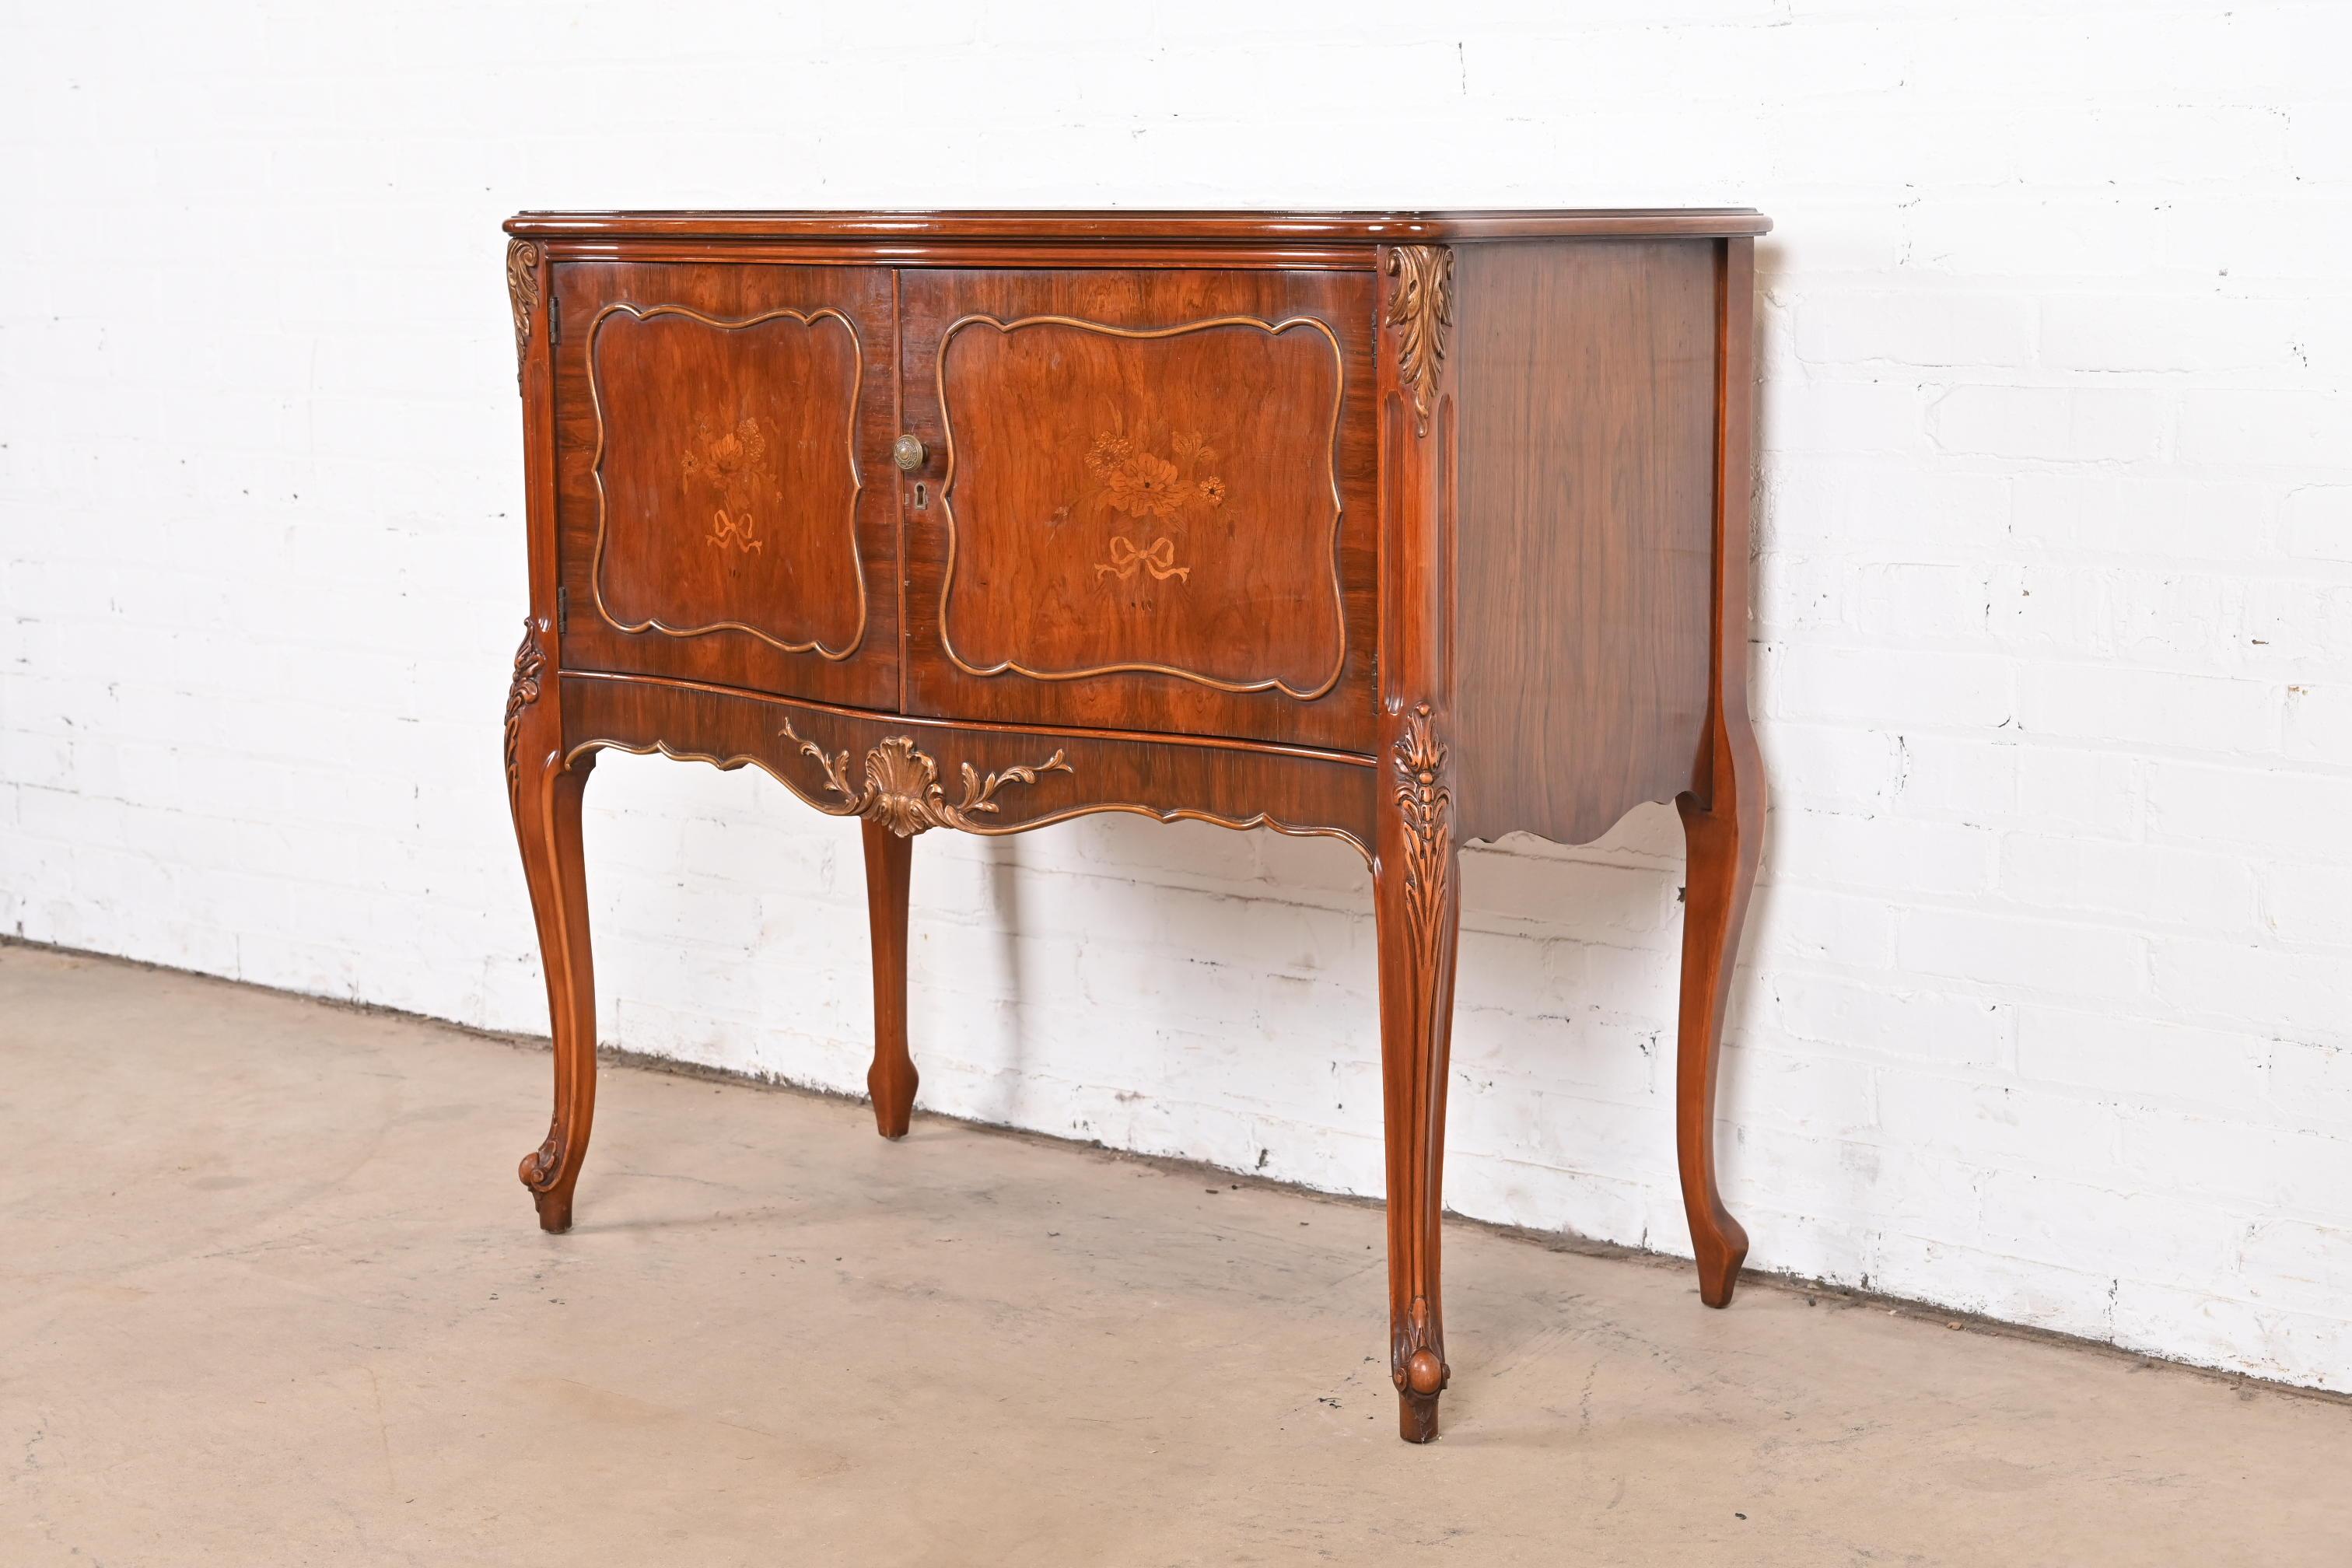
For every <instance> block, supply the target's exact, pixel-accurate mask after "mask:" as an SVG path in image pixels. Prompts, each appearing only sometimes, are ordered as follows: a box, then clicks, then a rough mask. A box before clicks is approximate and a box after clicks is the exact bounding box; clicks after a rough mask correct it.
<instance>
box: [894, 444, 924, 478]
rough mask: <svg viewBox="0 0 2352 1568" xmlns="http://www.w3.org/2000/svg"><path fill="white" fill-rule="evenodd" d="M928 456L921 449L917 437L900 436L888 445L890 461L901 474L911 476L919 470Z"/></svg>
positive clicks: (921, 446) (921, 445)
mask: <svg viewBox="0 0 2352 1568" xmlns="http://www.w3.org/2000/svg"><path fill="white" fill-rule="evenodd" d="M929 455H930V454H929V452H927V451H925V450H924V449H923V443H922V440H921V438H920V437H915V436H901V437H898V439H897V440H896V441H893V442H891V443H890V460H891V461H892V462H894V463H896V464H898V471H899V472H900V473H902V474H911V473H913V472H914V471H915V470H916V469H917V468H921V467H922V466H923V459H924V458H927V457H929Z"/></svg>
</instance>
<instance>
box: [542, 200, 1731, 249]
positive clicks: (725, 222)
mask: <svg viewBox="0 0 2352 1568" xmlns="http://www.w3.org/2000/svg"><path fill="white" fill-rule="evenodd" d="M1771 227H1772V220H1771V219H1770V218H1768V217H1766V216H1764V215H1763V214H1762V213H1759V212H1758V211H1756V209H1754V208H1753V207H1617V208H1591V209H1585V210H1566V209H1522V210H1516V211H1502V210H1496V211H1464V212H1396V213H1364V212H1234V211H1227V212H1212V211H1185V212H1127V211H1097V212H1044V211H1021V212H525V213H517V214H516V215H515V216H513V217H510V218H509V219H508V220H507V223H506V229H507V232H508V233H509V234H513V235H520V236H524V237H530V238H541V239H566V238H577V239H618V238H648V239H747V240H761V239H799V240H811V239H866V240H873V239H883V240H887V239H898V240H921V239H997V240H1003V239H1017V240H1027V241H1033V242H1034V241H1044V242H1051V241H1054V240H1071V241H1085V240H1201V241H1208V242H1223V243H1227V244H1231V243H1234V242H1244V243H1245V242H1248V241H1252V240H1272V241H1292V242H1296V241H1300V240H1310V241H1323V242H1338V243H1348V242H1351V241H1352V242H1356V243H1360V244H1391V243H1404V242H1411V241H1416V240H1478V239H1553V238H1571V237H1683V238H1722V237H1734V236H1741V235H1759V234H1765V233H1768V232H1769V231H1770V229H1771Z"/></svg>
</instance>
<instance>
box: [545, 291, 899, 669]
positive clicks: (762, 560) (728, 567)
mask: <svg viewBox="0 0 2352 1568" xmlns="http://www.w3.org/2000/svg"><path fill="white" fill-rule="evenodd" d="M890 292H891V283H890V274H889V273H888V272H887V270H879V269H874V268H839V267H771V266H756V265H742V266H735V265H723V264H722V265H709V264H695V265H686V264H675V265H673V264H666V263H664V264H656V263H628V262H610V263H604V262H568V263H565V264H563V265H562V266H561V267H559V268H557V270H556V295H557V300H558V306H557V309H558V310H559V311H560V312H561V327H560V331H561V336H560V337H559V339H558V341H557V344H556V366H557V370H556V442H557V454H556V455H557V475H558V483H559V489H560V494H559V498H558V503H557V525H558V531H559V543H558V550H559V553H560V555H561V561H562V584H563V587H564V592H565V597H566V601H567V605H568V609H567V612H566V624H567V630H566V635H565V637H564V639H563V647H564V653H565V661H566V663H567V664H569V665H571V666H572V668H583V669H609V670H617V671H625V672H628V673H633V674H646V675H666V676H676V677H679V678H682V679H695V680H705V681H711V682H716V683H719V684H723V685H728V686H739V687H745V688H749V689H757V690H765V691H774V692H781V693H784V694H787V695H791V696H799V697H809V698H816V699H821V700H835V701H841V702H849V703H856V704H859V705H864V706H873V707H888V706H891V705H893V704H895V703H896V701H897V700H898V585H897V578H898V540H897V517H898V500H897V495H896V491H895V489H894V487H893V486H892V485H891V484H890V483H889V482H888V481H887V479H884V478H883V476H884V475H885V474H887V473H889V472H890V471H891V470H890V467H889V446H890V442H891V439H892V437H893V435H894V433H895V432H894V430H893V428H892V422H891V412H892V405H891V398H892V395H893V391H894V379H893V378H894V374H895V364H896V361H895V357H894V350H895V344H894V342H893V341H892V334H891V304H890Z"/></svg>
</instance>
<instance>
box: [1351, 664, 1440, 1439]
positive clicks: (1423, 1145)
mask: <svg viewBox="0 0 2352 1568" xmlns="http://www.w3.org/2000/svg"><path fill="white" fill-rule="evenodd" d="M1393 764H1394V771H1395V773H1394V780H1393V788H1392V789H1391V792H1390V794H1389V796H1388V798H1387V799H1386V800H1385V802H1384V803H1383V806H1382V810H1381V821H1380V823H1379V826H1378V838H1379V845H1380V854H1379V858H1378V859H1377V860H1376V861H1375V862H1374V868H1373V874H1372V879H1373V903H1374V907H1375V911H1376V919H1377V923H1378V927H1379V943H1380V971H1381V1079H1382V1081H1383V1084H1384V1089H1385V1092H1384V1100H1385V1106H1384V1109H1385V1111H1386V1128H1387V1134H1388V1222H1389V1227H1388V1228H1389V1372H1390V1376H1391V1379H1392V1380H1393V1381H1394V1383H1395V1384H1396V1388H1397V1402H1398V1403H1397V1415H1398V1423H1399V1431H1400V1434H1401V1435H1402V1436H1403V1438H1404V1439H1405V1441H1406V1442H1408V1443H1426V1442H1428V1441H1429V1440H1430V1439H1431V1438H1433V1437H1434V1436H1437V1396H1438V1394H1439V1393H1440V1392H1441V1391H1442V1390H1443V1389H1444V1387H1445V1383H1446V1379H1447V1377H1448V1376H1449V1375H1450V1369H1449V1368H1448V1367H1447V1366H1446V1364H1445V1333H1444V1312H1443V1310H1442V1308H1441V1305H1440V1300H1439V1291H1438V1226H1439V1220H1440V1217H1441V1216H1442V1215H1443V1214H1444V1165H1445V1075H1446V1051H1447V1047H1448V1045H1449V1044H1450V1042H1451V1039H1452V1037H1453V1032H1454V945H1455V939H1456V935H1457V932H1458V931H1459V928H1460V915H1461V906H1460V902H1459V900H1458V897H1457V894H1456V887H1457V883H1458V878H1457V877H1456V875H1455V871H1456V864H1455V852H1454V820H1453V817H1454V796H1453V792H1452V790H1451V789H1450V788H1449V787H1448V786H1447V784H1446V782H1445V748H1444V746H1443V745H1440V744H1439V743H1438V742H1436V741H1435V740H1434V739H1433V736H1432V733H1431V728H1430V710H1429V709H1428V707H1427V706H1425V705H1424V706H1423V707H1420V708H1417V709H1415V710H1413V712H1412V714H1410V715H1408V716H1407V718H1406V721H1405V726H1404V729H1403V731H1402V734H1401V735H1400V736H1399V738H1398V739H1397V741H1396V742H1395V745H1394V750H1393Z"/></svg>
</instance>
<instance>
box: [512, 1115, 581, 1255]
mask: <svg viewBox="0 0 2352 1568" xmlns="http://www.w3.org/2000/svg"><path fill="white" fill-rule="evenodd" d="M562 1170H563V1143H562V1134H561V1133H560V1132H559V1131H556V1130H555V1129H553V1128H550V1129H549V1130H548V1133H547V1142H544V1143H541V1145H540V1146H539V1147H538V1148H536V1149H533V1150H532V1151H531V1152H530V1153H528V1154H525V1155H524V1156H523V1157H522V1163H521V1164H520V1165H518V1166H517V1167H515V1174H516V1175H517V1176H518V1177H520V1178H521V1181H522V1184H523V1185H524V1186H526V1187H529V1188H530V1200H531V1202H532V1204H533V1205H536V1206H537V1207H538V1209H539V1228H540V1229H541V1230H544V1231H547V1232H549V1233H551V1234H552V1235H557V1236H561V1235H562V1233H563V1232H565V1231H567V1230H570V1229H571V1228H572V1184H571V1183H570V1182H568V1181H564V1180H563V1179H562Z"/></svg>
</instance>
